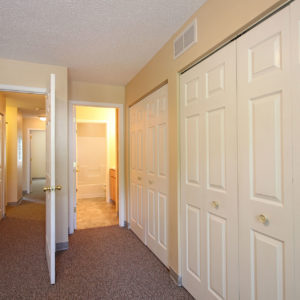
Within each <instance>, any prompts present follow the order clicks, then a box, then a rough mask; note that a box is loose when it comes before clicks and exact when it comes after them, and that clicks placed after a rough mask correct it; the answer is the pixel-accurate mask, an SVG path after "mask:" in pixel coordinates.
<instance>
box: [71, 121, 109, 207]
mask: <svg viewBox="0 0 300 300" xmlns="http://www.w3.org/2000/svg"><path fill="white" fill-rule="evenodd" d="M76 123H93V124H97V123H100V124H105V125H106V136H105V143H106V166H105V185H106V187H105V198H106V199H105V200H106V202H109V199H110V193H109V192H110V191H109V162H110V154H109V136H110V128H109V123H108V121H102V120H85V119H78V120H76ZM76 167H78V166H76ZM74 199H75V198H74ZM75 201H76V200H75Z"/></svg>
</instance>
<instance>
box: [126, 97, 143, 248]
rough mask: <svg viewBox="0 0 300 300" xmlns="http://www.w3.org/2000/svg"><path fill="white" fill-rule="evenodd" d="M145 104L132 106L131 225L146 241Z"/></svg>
mask: <svg viewBox="0 0 300 300" xmlns="http://www.w3.org/2000/svg"><path fill="white" fill-rule="evenodd" d="M145 116H146V115H145V105H144V103H143V102H140V103H138V104H136V105H134V106H133V107H131V108H130V130H129V132H130V227H131V229H132V231H133V232H134V233H135V234H136V235H137V236H138V237H139V238H140V239H141V240H142V241H143V242H144V243H146V226H145V203H146V201H145V128H144V127H145Z"/></svg>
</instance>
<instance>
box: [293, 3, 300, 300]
mask: <svg viewBox="0 0 300 300" xmlns="http://www.w3.org/2000/svg"><path fill="white" fill-rule="evenodd" d="M291 49H292V56H291V57H292V65H293V70H292V76H293V77H292V78H293V79H292V81H291V84H292V86H293V97H292V98H293V144H294V148H293V150H294V176H293V177H294V220H295V263H294V265H295V282H299V280H300V118H299V112H300V84H299V78H300V1H299V0H296V1H294V2H293V3H292V4H291ZM295 287H296V291H295V293H296V294H295V299H300V284H296V285H295Z"/></svg>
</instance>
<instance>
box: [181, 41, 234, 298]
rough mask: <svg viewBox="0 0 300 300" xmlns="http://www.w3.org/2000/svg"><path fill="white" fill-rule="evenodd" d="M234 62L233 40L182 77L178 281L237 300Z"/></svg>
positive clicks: (199, 292) (201, 293) (203, 294)
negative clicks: (179, 256)
mask: <svg viewBox="0 0 300 300" xmlns="http://www.w3.org/2000/svg"><path fill="white" fill-rule="evenodd" d="M235 66H236V55H235V43H234V42H233V43H231V44H229V45H227V46H226V47H225V48H223V49H222V50H220V51H218V52H217V53H215V54H214V55H212V56H210V57H209V58H207V59H206V60H204V61H202V62H201V63H200V64H198V65H197V66H195V67H193V68H192V69H190V70H189V71H187V72H186V73H184V74H183V75H182V76H181V80H180V81H181V138H182V143H181V153H182V159H181V171H182V175H181V201H182V207H181V212H182V214H181V217H182V224H183V226H182V227H183V231H182V245H183V247H182V249H183V251H182V252H183V260H182V279H183V285H184V286H185V287H186V288H187V289H188V290H189V292H190V293H191V294H192V295H193V296H194V297H195V298H197V299H201V298H203V299H238V290H237V289H236V286H235V285H236V282H237V281H238V231H237V222H238V221H237V159H236V156H237V137H236V68H235ZM186 209H187V213H184V212H185V210H186ZM196 212H197V214H196ZM196 216H197V217H196ZM198 222H199V224H198ZM191 232H192V233H191ZM190 235H193V237H190ZM191 238H192V240H191ZM198 240H199V243H198V244H197V246H196V245H192V244H191V245H189V243H196V241H198ZM191 247H194V248H191ZM196 249H197V250H196ZM194 251H197V253H196V252H194ZM192 265H194V266H198V269H197V271H199V273H197V272H195V271H194V272H192V270H193V269H192ZM200 274H202V275H201V277H200ZM200 278H201V280H200Z"/></svg>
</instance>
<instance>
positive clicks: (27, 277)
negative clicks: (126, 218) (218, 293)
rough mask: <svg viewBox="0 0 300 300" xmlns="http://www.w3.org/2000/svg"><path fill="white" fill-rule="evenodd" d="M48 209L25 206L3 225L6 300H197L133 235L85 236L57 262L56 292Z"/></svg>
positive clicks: (108, 231) (0, 253)
mask: <svg viewBox="0 0 300 300" xmlns="http://www.w3.org/2000/svg"><path fill="white" fill-rule="evenodd" d="M44 213H45V211H44V205H42V204H40V203H29V202H27V201H23V202H22V204H21V205H20V206H17V207H9V208H8V210H7V217H6V218H5V219H4V220H3V221H1V222H0V278H1V280H0V299H21V298H22V299H45V298H49V299H74V298H76V299H99V298H101V299H137V298H138V299H150V298H151V299H192V297H191V296H190V295H189V293H188V292H187V291H186V290H185V289H184V288H180V287H177V286H176V285H175V284H174V283H173V281H172V280H171V279H170V277H169V273H168V270H167V269H166V268H165V267H164V266H163V265H162V264H161V263H160V262H159V260H158V259H157V258H156V257H155V256H154V255H153V254H152V253H151V251H150V250H149V249H148V248H147V247H145V246H144V245H143V244H142V243H141V242H140V241H139V240H138V238H137V237H136V236H135V235H134V234H133V233H132V232H131V231H130V230H127V229H122V228H119V227H118V226H109V227H103V228H95V229H86V230H79V231H77V232H76V233H75V234H74V235H72V236H70V240H69V242H70V249H69V250H68V251H64V252H59V253H57V256H56V280H57V283H56V284H55V285H54V286H50V284H49V277H48V270H47V265H46V259H45V241H44V230H45V226H44Z"/></svg>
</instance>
